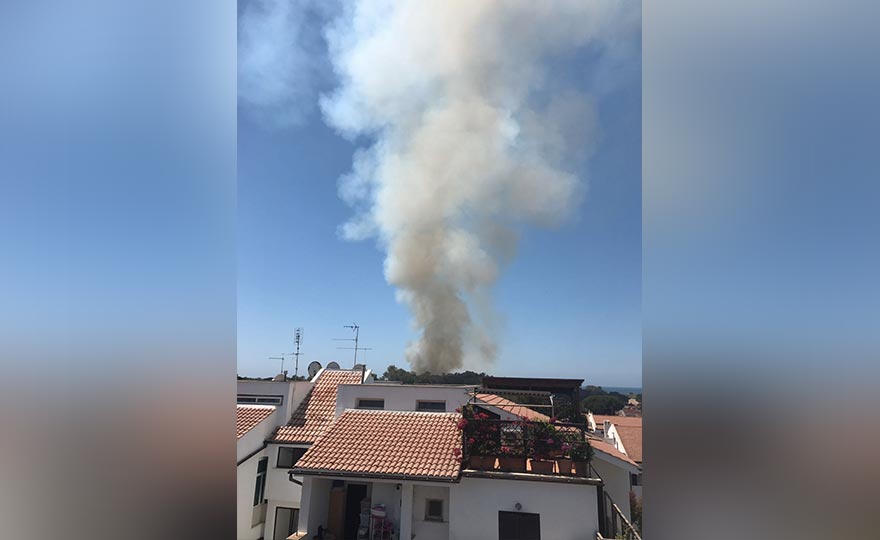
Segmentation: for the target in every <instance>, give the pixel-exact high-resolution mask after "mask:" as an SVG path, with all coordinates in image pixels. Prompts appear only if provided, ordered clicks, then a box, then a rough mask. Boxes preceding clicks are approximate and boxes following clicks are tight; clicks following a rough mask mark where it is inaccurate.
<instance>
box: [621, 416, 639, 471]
mask: <svg viewBox="0 0 880 540" xmlns="http://www.w3.org/2000/svg"><path fill="white" fill-rule="evenodd" d="M616 429H617V433H618V434H619V435H620V440H621V441H622V442H623V448H624V449H625V450H626V455H628V456H629V457H631V458H632V459H633V461H636V462H638V463H641V462H642V426H641V424H640V425H639V426H638V427H636V426H626V425H618V426H617V428H616Z"/></svg>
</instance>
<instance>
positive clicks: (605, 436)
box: [587, 412, 642, 498]
mask: <svg viewBox="0 0 880 540" xmlns="http://www.w3.org/2000/svg"><path fill="white" fill-rule="evenodd" d="M587 426H588V428H589V430H590V431H592V432H594V433H595V434H596V435H597V436H600V437H602V440H603V441H605V442H606V443H607V444H609V445H611V446H612V447H613V448H614V449H615V450H617V451H619V452H621V453H623V454H625V455H626V456H627V457H628V458H629V459H630V460H632V462H633V463H635V464H636V465H638V468H639V470H638V471H637V472H632V473H631V474H630V487H631V489H632V491H633V492H634V493H635V494H636V495H638V496H639V497H640V498H641V496H642V418H641V417H628V416H607V415H600V414H595V415H594V414H593V413H592V412H588V413H587Z"/></svg>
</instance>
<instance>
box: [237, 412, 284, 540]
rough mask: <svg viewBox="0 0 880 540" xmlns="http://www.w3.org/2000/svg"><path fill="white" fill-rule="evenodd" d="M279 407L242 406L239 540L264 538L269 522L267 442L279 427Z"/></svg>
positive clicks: (239, 466) (238, 433)
mask: <svg viewBox="0 0 880 540" xmlns="http://www.w3.org/2000/svg"><path fill="white" fill-rule="evenodd" d="M277 412H278V411H277V407H276V406H275V405H238V406H237V407H236V415H235V429H236V434H237V436H238V442H237V444H236V453H237V462H238V467H237V503H236V517H237V521H236V522H237V530H236V536H235V537H236V538H237V539H238V540H257V539H258V538H262V537H263V523H264V522H265V520H266V501H265V491H266V472H267V469H268V461H269V458H268V456H267V455H266V443H265V441H266V439H267V438H268V437H269V436H270V435H271V434H272V432H273V431H274V430H275V427H276V426H277V425H278V421H277Z"/></svg>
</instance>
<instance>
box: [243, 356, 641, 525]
mask: <svg viewBox="0 0 880 540" xmlns="http://www.w3.org/2000/svg"><path fill="white" fill-rule="evenodd" d="M496 381H497V379H496ZM503 381H504V382H505V383H506V384H507V385H508V386H512V385H514V384H516V383H517V380H516V379H509V380H508V379H504V380H503ZM534 381H537V382H538V383H540V381H541V380H540V379H536V380H534ZM550 381H551V382H553V384H560V383H559V382H558V381H556V380H550ZM496 383H497V382H496ZM493 391H495V390H491V389H485V388H479V387H476V386H473V385H423V386H422V385H400V384H393V383H385V382H375V381H374V378H373V376H372V375H371V374H370V372H369V371H366V372H361V371H355V370H342V369H335V370H328V369H324V370H321V371H320V372H319V373H318V374H317V375H316V376H315V377H314V378H313V379H312V380H311V381H297V382H294V381H284V380H282V381H249V380H240V381H239V385H238V394H239V396H238V399H239V401H243V402H244V403H240V404H239V405H238V415H237V431H238V438H239V439H238V441H239V442H238V460H239V461H238V464H239V467H238V533H237V538H238V539H239V540H258V539H260V538H264V539H266V540H283V539H287V538H307V539H311V538H312V537H313V536H315V535H316V534H317V533H318V528H319V527H320V528H321V529H322V530H324V531H325V538H326V539H327V540H330V539H331V538H333V537H334V535H335V538H336V540H353V539H357V538H359V536H358V535H359V533H360V532H363V531H361V530H359V529H360V526H361V524H362V523H364V522H366V521H367V520H365V519H364V516H362V513H364V512H362V511H363V510H364V509H363V508H362V502H364V503H368V504H369V505H370V506H375V505H378V504H383V505H384V507H385V509H386V513H387V516H386V518H387V520H388V521H389V522H390V523H393V524H394V527H395V530H396V531H397V534H398V536H396V538H400V539H404V538H406V539H411V538H417V539H418V540H431V539H442V540H452V539H455V540H465V539H471V538H492V539H494V538H498V539H499V540H508V539H512V538H520V537H521V536H520V535H521V534H530V533H531V532H536V533H541V537H542V538H562V539H566V538H570V539H581V538H590V539H592V538H595V537H596V532H597V531H600V530H610V529H608V523H609V520H610V519H612V518H613V519H618V518H617V517H615V516H616V515H615V516H611V515H610V512H612V511H613V510H612V503H613V504H614V505H616V506H617V507H619V508H620V511H621V513H622V514H623V516H625V517H626V518H629V499H628V493H629V478H630V476H631V475H634V474H638V472H639V470H640V469H639V466H638V464H637V463H636V462H635V461H634V460H633V459H632V457H631V456H630V455H628V454H627V453H626V452H624V451H623V450H622V449H619V448H618V447H616V446H615V444H614V443H613V441H611V440H609V439H605V438H602V437H601V436H600V435H598V434H597V435H592V434H591V435H590V437H591V438H590V440H589V442H590V444H591V445H592V446H593V448H594V450H595V452H594V456H595V457H594V459H593V462H592V468H591V474H590V475H589V477H577V476H574V475H560V474H536V473H533V472H531V470H529V471H528V472H525V473H510V472H502V471H497V470H474V469H468V468H464V469H463V468H462V465H461V460H460V458H458V457H457V456H456V454H455V452H456V450H458V451H459V452H460V451H461V447H462V435H461V432H460V431H459V429H458V427H457V425H456V424H457V422H458V421H459V420H460V419H461V415H460V414H459V413H458V412H457V411H460V410H461V407H462V406H463V405H465V404H468V403H471V404H474V405H476V406H477V407H478V408H480V409H482V410H483V411H484V412H486V413H488V414H489V416H490V417H491V418H494V419H497V420H502V421H508V422H511V424H510V425H518V421H519V420H522V419H528V420H534V421H548V420H549V419H550V418H549V417H548V416H547V415H545V414H542V413H540V412H537V411H535V410H533V409H531V408H529V407H527V406H524V405H521V404H518V403H515V402H514V401H511V400H510V399H507V398H504V397H500V396H498V395H496V394H494V393H493ZM504 391H507V392H508V393H509V392H510V391H511V389H510V388H506V389H503V390H498V392H499V393H504ZM544 391H545V390H541V389H540V388H539V389H535V390H533V391H532V390H529V392H532V393H533V394H540V393H541V392H544ZM597 418H598V417H596V418H593V421H594V422H595V421H596V420H597ZM598 421H603V419H602V418H598ZM603 427H604V423H603ZM566 429H573V430H577V429H579V428H577V427H576V426H570V427H569V428H566ZM594 429H595V425H594ZM609 431H610V432H611V434H612V436H613V435H614V434H615V433H616V434H617V436H619V437H621V435H620V433H618V432H617V431H613V430H611V429H610V425H609ZM602 435H604V433H602ZM622 440H623V439H622V437H621V441H622ZM366 513H369V510H366ZM618 521H619V520H618Z"/></svg>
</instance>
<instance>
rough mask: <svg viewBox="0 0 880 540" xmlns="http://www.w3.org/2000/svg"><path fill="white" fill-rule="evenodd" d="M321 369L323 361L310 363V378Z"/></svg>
mask: <svg viewBox="0 0 880 540" xmlns="http://www.w3.org/2000/svg"><path fill="white" fill-rule="evenodd" d="M319 371H321V362H312V363H311V364H309V378H312V377H314V376H315V375H317V374H318V372H319Z"/></svg>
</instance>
